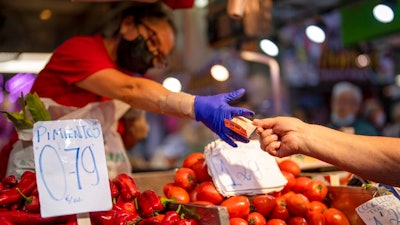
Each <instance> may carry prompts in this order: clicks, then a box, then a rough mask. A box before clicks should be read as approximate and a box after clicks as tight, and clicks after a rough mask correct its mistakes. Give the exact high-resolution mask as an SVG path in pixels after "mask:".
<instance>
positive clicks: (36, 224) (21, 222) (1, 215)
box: [0, 211, 70, 225]
mask: <svg viewBox="0 0 400 225" xmlns="http://www.w3.org/2000/svg"><path fill="white" fill-rule="evenodd" d="M69 219H70V216H59V217H48V218H43V217H41V215H40V214H39V213H29V212H24V211H0V221H1V220H5V221H9V222H11V223H12V224H14V225H26V224H29V225H42V224H43V225H44V224H59V223H64V224H65V223H66V222H67V221H68V220H69Z"/></svg>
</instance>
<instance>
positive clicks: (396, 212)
mask: <svg viewBox="0 0 400 225" xmlns="http://www.w3.org/2000/svg"><path fill="white" fill-rule="evenodd" d="M356 211H357V214H358V215H359V216H360V217H361V219H362V220H363V221H364V222H365V223H366V224H367V225H398V224H400V201H399V199H398V198H396V196H394V195H383V196H380V197H376V198H373V199H371V200H369V201H368V202H366V203H364V204H362V205H360V206H359V207H357V208H356Z"/></svg>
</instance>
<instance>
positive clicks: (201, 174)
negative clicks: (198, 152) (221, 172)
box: [192, 159, 212, 183]
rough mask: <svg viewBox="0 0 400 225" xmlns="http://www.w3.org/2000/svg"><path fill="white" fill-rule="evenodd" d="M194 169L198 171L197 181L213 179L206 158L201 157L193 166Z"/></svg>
mask: <svg viewBox="0 0 400 225" xmlns="http://www.w3.org/2000/svg"><path fill="white" fill-rule="evenodd" d="M192 169H193V171H194V172H195V173H196V177H197V181H198V182H200V183H201V182H204V181H211V180H212V177H211V176H210V174H208V166H207V163H206V159H199V160H198V161H197V162H195V163H194V164H193V166H192Z"/></svg>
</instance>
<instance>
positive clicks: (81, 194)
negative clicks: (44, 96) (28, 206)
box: [32, 119, 112, 217]
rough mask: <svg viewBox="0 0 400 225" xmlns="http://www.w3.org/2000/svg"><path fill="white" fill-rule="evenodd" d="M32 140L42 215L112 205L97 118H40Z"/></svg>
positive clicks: (106, 208) (100, 208)
mask: <svg viewBox="0 0 400 225" xmlns="http://www.w3.org/2000/svg"><path fill="white" fill-rule="evenodd" d="M32 141H33V151H34V158H35V169H36V178H37V185H38V190H39V198H40V203H41V205H40V209H41V215H42V217H53V216H60V215H69V214H77V213H85V212H92V211H104V210H109V209H111V207H112V202H111V197H110V196H111V192H110V185H109V178H108V172H107V166H106V159H105V152H104V142H103V134H102V131H101V125H100V123H99V122H98V121H97V120H91V119H84V120H83V119H77V120H57V121H43V122H37V123H35V125H34V128H33V139H32Z"/></svg>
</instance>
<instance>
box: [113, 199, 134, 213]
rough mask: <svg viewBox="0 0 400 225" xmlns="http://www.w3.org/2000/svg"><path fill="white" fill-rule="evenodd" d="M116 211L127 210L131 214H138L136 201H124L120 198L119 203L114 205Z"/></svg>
mask: <svg viewBox="0 0 400 225" xmlns="http://www.w3.org/2000/svg"><path fill="white" fill-rule="evenodd" d="M113 207H114V209H116V210H125V211H128V212H131V213H136V211H137V210H136V204H135V202H134V201H128V202H126V201H124V200H123V199H122V198H118V200H117V202H116V203H115V204H114V205H113Z"/></svg>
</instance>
